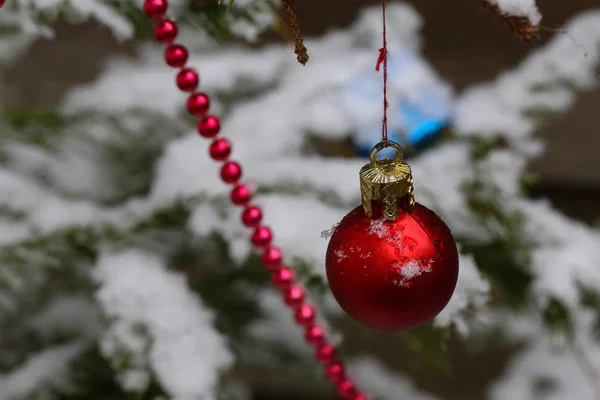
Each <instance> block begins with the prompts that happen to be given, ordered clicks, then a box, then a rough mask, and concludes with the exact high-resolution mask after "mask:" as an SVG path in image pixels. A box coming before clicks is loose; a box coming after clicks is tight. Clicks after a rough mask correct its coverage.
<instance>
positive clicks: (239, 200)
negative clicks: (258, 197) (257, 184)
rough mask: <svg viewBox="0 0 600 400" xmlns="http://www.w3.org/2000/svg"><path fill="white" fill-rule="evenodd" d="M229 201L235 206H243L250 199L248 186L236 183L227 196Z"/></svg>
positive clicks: (250, 194)
mask: <svg viewBox="0 0 600 400" xmlns="http://www.w3.org/2000/svg"><path fill="white" fill-rule="evenodd" d="M229 198H230V199H231V202H232V203H233V204H235V205H236V206H245V205H246V204H248V203H249V202H250V199H252V193H251V192H250V189H248V186H246V185H237V186H236V187H234V188H233V189H232V190H231V195H230V196H229Z"/></svg>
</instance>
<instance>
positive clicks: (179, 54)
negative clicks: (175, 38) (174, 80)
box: [165, 44, 188, 68]
mask: <svg viewBox="0 0 600 400" xmlns="http://www.w3.org/2000/svg"><path fill="white" fill-rule="evenodd" d="M187 60H188V51H187V49H186V48H185V47H183V46H182V45H180V44H171V45H169V46H168V47H167V48H166V49H165V61H166V63H167V65H169V66H170V67H175V68H181V67H183V66H184V65H185V63H186V62H187Z"/></svg>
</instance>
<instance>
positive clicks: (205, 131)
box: [197, 115, 221, 138]
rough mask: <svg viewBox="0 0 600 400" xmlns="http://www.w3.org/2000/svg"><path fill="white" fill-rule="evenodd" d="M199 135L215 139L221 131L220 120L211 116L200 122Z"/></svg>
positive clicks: (198, 126)
mask: <svg viewBox="0 0 600 400" xmlns="http://www.w3.org/2000/svg"><path fill="white" fill-rule="evenodd" d="M197 128H198V133H199V134H200V135H201V136H203V137H205V138H213V137H215V136H217V135H218V134H219V132H220V131H221V122H220V121H219V118H217V117H214V116H212V115H209V116H207V117H204V118H202V119H201V120H200V121H198V125H197Z"/></svg>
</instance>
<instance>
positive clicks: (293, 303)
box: [283, 285, 304, 308]
mask: <svg viewBox="0 0 600 400" xmlns="http://www.w3.org/2000/svg"><path fill="white" fill-rule="evenodd" d="M283 301H284V302H285V304H287V305H288V306H290V307H292V308H296V307H299V306H301V305H302V303H304V289H302V288H301V287H300V286H296V285H294V286H291V287H290V288H288V290H286V292H285V294H284V295H283Z"/></svg>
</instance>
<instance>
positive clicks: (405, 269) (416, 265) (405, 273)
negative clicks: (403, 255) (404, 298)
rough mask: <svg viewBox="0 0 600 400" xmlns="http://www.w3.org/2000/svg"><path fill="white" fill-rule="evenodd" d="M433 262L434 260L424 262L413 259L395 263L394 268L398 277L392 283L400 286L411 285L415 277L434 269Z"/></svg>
mask: <svg viewBox="0 0 600 400" xmlns="http://www.w3.org/2000/svg"><path fill="white" fill-rule="evenodd" d="M431 262H432V260H427V261H422V262H419V261H416V260H411V261H408V262H406V263H397V264H395V265H394V266H393V267H392V269H393V270H394V272H395V273H396V274H397V275H398V277H396V278H395V279H394V280H393V281H392V283H393V284H394V285H397V286H400V287H406V288H408V287H410V286H411V281H412V280H413V279H415V278H417V277H419V276H421V275H423V274H424V273H427V272H431V271H432V268H431Z"/></svg>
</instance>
